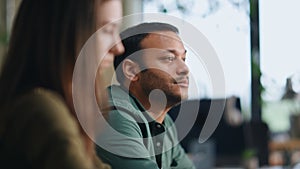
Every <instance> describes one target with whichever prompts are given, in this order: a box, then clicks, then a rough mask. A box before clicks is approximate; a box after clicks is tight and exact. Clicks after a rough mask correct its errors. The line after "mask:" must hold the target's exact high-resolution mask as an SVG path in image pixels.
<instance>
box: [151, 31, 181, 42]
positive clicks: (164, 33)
mask: <svg viewBox="0 0 300 169" xmlns="http://www.w3.org/2000/svg"><path fill="white" fill-rule="evenodd" d="M147 37H154V38H167V39H174V40H179V41H181V39H180V37H179V36H178V34H177V33H175V32H173V31H154V32H149V35H148V36H147ZM147 37H146V38H147Z"/></svg>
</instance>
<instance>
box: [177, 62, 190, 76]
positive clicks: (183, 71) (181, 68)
mask: <svg viewBox="0 0 300 169" xmlns="http://www.w3.org/2000/svg"><path fill="white" fill-rule="evenodd" d="M189 72H190V70H189V68H188V66H187V65H186V63H185V61H183V60H179V62H178V67H177V74H179V75H187V74H189Z"/></svg>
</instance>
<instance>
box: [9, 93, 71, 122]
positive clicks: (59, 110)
mask: <svg viewBox="0 0 300 169" xmlns="http://www.w3.org/2000/svg"><path fill="white" fill-rule="evenodd" d="M10 110H11V111H10V112H9V114H10V115H9V116H11V117H12V119H16V118H15V117H18V118H17V119H18V120H17V121H19V119H22V122H25V121H27V123H28V122H29V123H30V121H34V123H35V124H38V125H41V124H44V126H48V127H51V126H52V127H55V128H56V127H58V128H61V127H65V126H66V125H69V126H70V127H71V126H74V125H77V124H76V123H75V121H74V117H73V116H72V114H71V111H70V109H69V108H68V106H67V104H66V102H65V100H64V99H63V98H62V96H60V95H59V94H58V93H56V92H54V91H51V90H47V89H44V88H36V89H34V90H32V91H30V92H28V93H26V94H24V95H22V96H20V97H19V98H17V99H16V100H15V102H14V104H13V105H12V108H11V109H10ZM33 119H34V120H33ZM37 121H39V122H37Z"/></svg>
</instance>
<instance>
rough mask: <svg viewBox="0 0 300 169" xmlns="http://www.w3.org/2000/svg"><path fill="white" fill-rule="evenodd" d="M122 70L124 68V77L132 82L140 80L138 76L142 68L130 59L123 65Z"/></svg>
mask: <svg viewBox="0 0 300 169" xmlns="http://www.w3.org/2000/svg"><path fill="white" fill-rule="evenodd" d="M122 68H123V72H124V76H125V77H126V78H127V79H129V80H131V81H136V80H138V76H137V74H138V73H139V72H140V66H139V65H138V64H137V63H136V62H134V61H132V60H130V59H125V60H124V61H123V64H122Z"/></svg>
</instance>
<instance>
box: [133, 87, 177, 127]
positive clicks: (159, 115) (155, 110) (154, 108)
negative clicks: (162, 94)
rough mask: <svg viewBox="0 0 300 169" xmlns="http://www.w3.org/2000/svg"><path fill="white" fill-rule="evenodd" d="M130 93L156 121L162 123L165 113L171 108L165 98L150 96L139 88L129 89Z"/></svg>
mask: <svg viewBox="0 0 300 169" xmlns="http://www.w3.org/2000/svg"><path fill="white" fill-rule="evenodd" d="M130 94H131V95H132V96H134V97H135V98H136V99H137V100H138V101H139V102H140V103H141V104H142V106H143V107H144V108H145V109H146V110H147V112H149V115H150V116H151V117H152V118H153V119H155V121H156V122H158V123H163V121H164V119H165V117H166V114H167V113H168V111H169V110H170V109H171V107H172V106H169V104H168V103H167V100H166V99H159V98H155V97H154V98H152V97H149V96H148V95H147V94H146V93H144V92H143V91H140V90H130Z"/></svg>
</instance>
